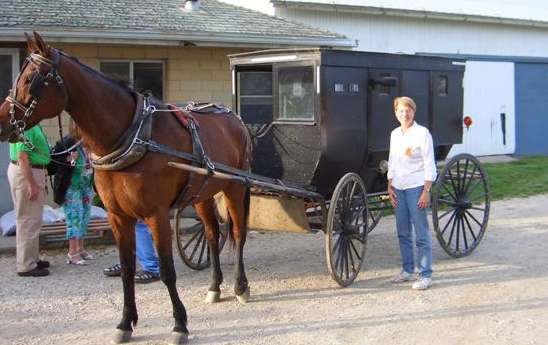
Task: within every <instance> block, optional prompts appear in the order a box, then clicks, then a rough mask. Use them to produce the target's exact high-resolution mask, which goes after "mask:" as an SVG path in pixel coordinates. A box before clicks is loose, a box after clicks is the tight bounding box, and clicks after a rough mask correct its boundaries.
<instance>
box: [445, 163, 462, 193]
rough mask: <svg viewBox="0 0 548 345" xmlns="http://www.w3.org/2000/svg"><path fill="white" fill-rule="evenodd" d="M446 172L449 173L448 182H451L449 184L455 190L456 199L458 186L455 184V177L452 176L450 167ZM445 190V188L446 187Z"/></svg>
mask: <svg viewBox="0 0 548 345" xmlns="http://www.w3.org/2000/svg"><path fill="white" fill-rule="evenodd" d="M447 172H448V173H449V177H450V180H449V182H451V186H453V191H454V192H455V194H454V195H455V200H457V199H458V198H457V196H458V191H459V189H458V187H457V186H455V178H454V177H453V173H452V172H451V169H449V170H447ZM446 190H447V189H446Z"/></svg>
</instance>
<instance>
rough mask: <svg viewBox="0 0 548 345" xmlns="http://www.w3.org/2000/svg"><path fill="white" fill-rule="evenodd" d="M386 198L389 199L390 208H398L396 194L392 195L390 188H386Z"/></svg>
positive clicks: (392, 191)
mask: <svg viewBox="0 0 548 345" xmlns="http://www.w3.org/2000/svg"><path fill="white" fill-rule="evenodd" d="M388 197H389V198H390V204H391V205H392V208H396V206H398V199H397V198H396V193H394V190H393V189H392V186H388Z"/></svg>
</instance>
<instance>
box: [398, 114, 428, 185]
mask: <svg viewBox="0 0 548 345" xmlns="http://www.w3.org/2000/svg"><path fill="white" fill-rule="evenodd" d="M436 176H437V172H436V160H435V157H434V145H433V143H432V136H431V135H430V132H429V131H428V129H427V128H426V127H423V126H421V125H419V124H418V123H417V122H415V121H414V122H413V125H411V127H409V128H408V129H407V131H406V132H405V134H404V133H403V131H402V129H401V126H400V127H398V128H396V129H394V130H393V131H392V133H391V134H390V154H389V158H388V179H389V180H392V186H393V187H394V188H397V189H409V188H414V187H419V186H423V185H424V181H435V180H436Z"/></svg>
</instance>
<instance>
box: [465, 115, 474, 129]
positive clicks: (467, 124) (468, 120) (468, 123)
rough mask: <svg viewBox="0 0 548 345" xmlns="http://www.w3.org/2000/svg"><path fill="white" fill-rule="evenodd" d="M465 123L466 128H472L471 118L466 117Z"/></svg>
mask: <svg viewBox="0 0 548 345" xmlns="http://www.w3.org/2000/svg"><path fill="white" fill-rule="evenodd" d="M463 122H464V125H465V126H466V128H468V127H470V126H472V118H471V117H470V116H465V117H464V119H463Z"/></svg>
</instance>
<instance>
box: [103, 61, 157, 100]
mask: <svg viewBox="0 0 548 345" xmlns="http://www.w3.org/2000/svg"><path fill="white" fill-rule="evenodd" d="M100 69H101V72H103V73H105V74H106V75H108V76H109V77H111V78H113V79H115V80H119V81H123V82H124V83H126V84H127V85H128V86H129V87H131V88H132V89H134V90H135V91H138V92H150V93H151V94H152V95H153V96H154V97H156V98H158V99H160V100H163V99H164V64H163V63H162V62H161V61H151V62H148V61H102V62H101V65H100Z"/></svg>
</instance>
